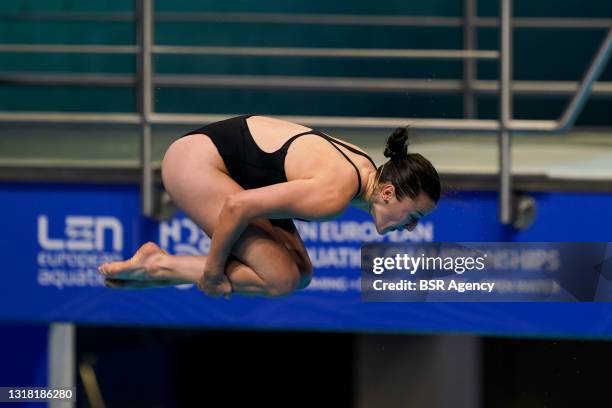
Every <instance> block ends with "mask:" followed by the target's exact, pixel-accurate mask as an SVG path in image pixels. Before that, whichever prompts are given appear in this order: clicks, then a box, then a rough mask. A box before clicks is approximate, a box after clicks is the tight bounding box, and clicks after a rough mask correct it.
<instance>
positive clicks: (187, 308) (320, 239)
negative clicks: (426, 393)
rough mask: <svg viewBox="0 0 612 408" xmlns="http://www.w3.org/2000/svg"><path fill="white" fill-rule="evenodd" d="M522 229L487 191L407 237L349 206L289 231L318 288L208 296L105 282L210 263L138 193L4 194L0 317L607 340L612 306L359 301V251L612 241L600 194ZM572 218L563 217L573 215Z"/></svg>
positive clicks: (460, 201) (569, 201)
mask: <svg viewBox="0 0 612 408" xmlns="http://www.w3.org/2000/svg"><path fill="white" fill-rule="evenodd" d="M535 196H536V199H537V202H538V206H539V214H538V219H537V221H536V223H535V224H534V225H533V226H532V227H531V228H530V229H528V230H525V231H514V230H512V229H509V228H505V227H503V226H501V225H499V223H498V221H497V195H496V194H495V193H494V192H491V193H485V192H462V193H457V194H456V195H454V196H451V197H447V198H444V199H442V201H441V202H440V204H439V207H438V209H437V210H436V211H435V212H434V213H432V214H431V215H430V216H428V217H427V218H425V219H424V220H422V221H421V222H420V223H419V225H418V226H417V228H416V229H415V230H414V231H412V232H409V231H394V232H391V233H389V234H387V235H385V236H380V235H378V234H377V233H376V231H375V229H374V226H373V223H372V221H371V219H370V218H369V215H368V214H366V213H364V212H362V211H361V210H358V209H355V208H349V209H348V210H347V211H346V212H345V213H344V214H343V215H342V216H341V217H340V218H338V219H336V220H333V221H327V222H311V223H304V222H300V221H296V225H297V227H298V229H299V231H300V234H301V235H302V237H303V240H304V242H305V244H306V246H307V249H308V252H309V254H310V256H311V259H312V262H313V265H314V267H315V278H314V279H313V281H312V283H311V285H310V286H309V287H308V288H307V289H305V290H302V291H298V292H296V293H295V294H293V295H291V296H288V297H285V298H274V299H268V298H257V297H242V296H238V295H236V296H234V297H233V298H232V300H230V301H227V300H223V299H211V298H207V297H206V296H205V295H203V294H202V293H201V292H200V291H198V290H197V289H196V288H195V287H193V285H181V286H177V287H170V288H159V289H143V290H116V289H108V288H105V287H104V286H103V280H102V277H101V276H100V275H99V274H98V273H97V266H98V265H99V264H100V263H101V262H105V261H108V260H114V259H125V258H128V257H130V256H131V255H132V254H133V252H134V251H135V250H136V249H137V248H138V247H139V246H140V245H141V244H143V243H144V242H146V241H148V240H152V241H155V242H157V243H159V244H160V246H161V247H162V248H164V249H166V250H168V251H170V252H172V253H175V254H190V255H198V254H206V253H207V251H208V247H209V245H210V239H209V238H208V237H207V236H206V235H205V234H204V233H203V232H202V231H201V230H200V229H199V228H198V227H197V225H195V224H194V223H193V222H192V221H191V220H190V219H188V218H186V217H185V216H184V215H183V214H181V213H178V214H177V215H176V216H175V217H174V218H172V219H171V220H169V221H166V222H162V223H157V222H153V221H150V220H147V219H144V218H142V217H141V216H140V206H139V193H138V189H137V187H136V186H125V185H68V184H53V185H51V184H4V185H2V187H0V208H1V209H2V210H3V214H4V221H3V226H4V228H3V232H2V238H1V239H2V249H3V251H2V252H3V254H4V255H5V259H6V263H5V268H4V281H3V285H2V286H1V287H0V320H2V321H7V322H8V321H26V322H50V321H72V322H76V323H82V324H94V323H96V324H98V323H99V324H113V325H154V326H176V327H182V326H185V327H186V326H191V327H235V328H262V329H306V330H310V329H312V330H333V331H357V332H366V331H367V332H372V331H379V332H474V333H497V334H504V333H505V334H513V335H514V334H527V335H565V336H582V337H584V336H588V337H591V336H605V337H610V336H612V322H611V318H610V316H612V306H611V305H609V304H604V303H600V304H595V303H581V304H570V303H547V304H543V303H521V304H518V303H376V302H362V301H361V300H360V286H359V277H360V247H361V246H362V245H365V244H373V243H381V242H386V243H394V242H396V243H401V242H423V243H426V242H437V241H447V242H448V241H464V242H466V241H470V242H488V241H519V242H520V241H567V242H572V241H574V242H578V241H605V242H607V241H612V240H610V239H609V238H610V235H609V234H610V233H609V231H612V220H611V219H610V217H608V216H606V214H607V211H608V210H607V209H608V208H609V205H610V196H609V195H606V194H570V193H565V194H563V193H556V194H539V195H535ZM578 207H579V208H580V210H581V214H582V216H581V219H579V220H578V219H577V218H576V217H572V216H571V214H573V213H574V212H575V209H576V208H578Z"/></svg>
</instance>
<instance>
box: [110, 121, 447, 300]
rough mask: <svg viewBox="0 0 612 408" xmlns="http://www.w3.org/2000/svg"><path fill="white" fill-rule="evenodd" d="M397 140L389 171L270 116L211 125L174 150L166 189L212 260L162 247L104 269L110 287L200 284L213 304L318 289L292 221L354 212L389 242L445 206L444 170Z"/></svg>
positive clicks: (353, 149) (392, 139) (402, 138)
mask: <svg viewBox="0 0 612 408" xmlns="http://www.w3.org/2000/svg"><path fill="white" fill-rule="evenodd" d="M407 142H408V131H407V129H406V128H398V129H397V130H395V132H394V133H393V134H392V135H391V136H389V138H388V140H387V146H386V148H385V152H384V155H385V157H388V158H389V160H388V161H387V162H386V163H384V164H383V165H382V166H380V167H377V166H376V165H375V163H374V162H373V161H372V159H371V158H370V157H369V156H368V155H367V154H366V153H365V152H364V151H363V150H362V149H360V148H359V147H357V146H355V145H352V144H350V143H346V142H343V141H341V140H339V139H336V138H332V137H330V136H329V135H327V134H325V133H323V132H320V131H318V130H316V129H310V128H307V127H304V126H302V125H299V124H296V123H292V122H287V121H284V120H279V119H275V118H271V117H266V116H255V115H243V116H237V117H233V118H230V119H226V120H222V121H219V122H215V123H211V124H209V125H207V126H204V127H202V128H199V129H196V130H194V131H192V132H190V133H188V134H186V135H184V136H183V137H181V138H179V139H177V140H176V141H175V142H173V143H172V144H171V145H170V147H169V148H168V150H167V151H166V153H165V156H164V159H163V162H162V180H163V184H164V187H165V188H166V190H167V192H168V193H169V194H170V197H171V198H172V200H173V202H174V203H175V204H176V205H177V206H178V207H179V208H181V209H182V210H183V211H184V212H185V213H186V214H187V216H189V218H190V219H191V220H193V221H194V222H195V223H196V224H197V225H198V226H199V227H200V228H201V229H202V230H204V232H205V233H206V234H207V235H208V236H209V237H211V239H212V240H211V246H210V250H209V253H208V255H207V256H182V255H177V256H175V255H171V254H169V253H167V252H165V251H163V250H162V249H161V248H160V247H158V246H157V245H156V244H154V243H152V242H147V243H146V244H144V245H143V246H141V247H140V248H139V249H138V251H136V253H135V254H134V256H133V257H132V258H130V259H129V260H127V261H122V262H112V263H107V264H103V265H101V266H100V267H99V271H100V273H102V274H103V275H104V276H105V285H106V286H107V287H115V288H122V287H132V288H135V287H155V286H166V285H176V284H181V283H195V284H197V286H198V288H199V289H200V290H202V291H203V292H205V293H206V294H207V295H209V296H213V297H218V296H224V297H225V298H229V297H230V296H231V294H232V293H239V294H243V295H264V296H282V295H287V294H289V293H291V292H293V291H294V290H296V289H301V288H304V287H306V286H307V285H308V283H309V282H310V279H311V276H312V265H311V263H310V259H309V257H308V253H307V251H306V249H305V247H304V243H303V242H302V240H301V238H300V235H299V234H298V232H297V230H296V228H295V225H294V224H293V221H292V218H297V219H302V220H306V221H308V220H318V221H320V220H329V219H332V218H334V217H336V216H338V215H340V214H341V213H342V212H343V211H344V209H345V208H346V207H347V206H348V205H349V204H351V205H353V206H356V207H358V208H361V209H363V210H365V211H367V212H369V213H370V214H371V215H372V217H373V220H374V223H375V226H376V230H377V232H378V233H379V234H384V233H386V232H389V231H393V230H397V229H402V228H406V229H408V230H409V231H412V230H413V229H414V228H415V227H416V225H417V223H418V221H419V220H420V219H421V218H423V217H425V216H426V215H427V214H429V213H430V212H432V211H433V210H434V208H435V207H436V205H437V203H438V200H439V198H440V180H439V177H438V173H437V172H436V170H435V168H434V167H433V165H432V164H431V163H430V162H429V161H428V160H427V159H425V158H424V157H423V156H422V155H420V154H418V153H408V152H407Z"/></svg>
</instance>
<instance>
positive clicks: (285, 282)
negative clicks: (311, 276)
mask: <svg viewBox="0 0 612 408" xmlns="http://www.w3.org/2000/svg"><path fill="white" fill-rule="evenodd" d="M283 272H284V273H282V274H280V275H278V276H276V277H275V278H274V279H272V280H270V281H269V282H268V283H267V285H266V294H267V295H268V296H271V297H279V296H286V295H289V294H291V293H293V292H294V291H295V290H296V289H297V288H298V285H299V283H300V278H301V275H300V272H299V269H298V267H297V265H295V264H294V265H293V266H292V267H289V268H287V270H284V271H283Z"/></svg>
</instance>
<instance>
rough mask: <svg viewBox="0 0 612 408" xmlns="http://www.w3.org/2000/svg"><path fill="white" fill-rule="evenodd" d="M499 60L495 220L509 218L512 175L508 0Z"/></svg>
mask: <svg viewBox="0 0 612 408" xmlns="http://www.w3.org/2000/svg"><path fill="white" fill-rule="evenodd" d="M500 6H501V10H500V11H501V17H500V40H501V41H500V54H501V55H500V57H501V58H500V62H499V71H500V74H499V80H500V91H499V108H500V112H499V114H500V131H499V220H500V222H501V223H502V224H510V223H511V222H512V217H513V214H512V177H511V174H510V165H511V163H510V159H511V157H510V156H511V145H510V142H511V136H512V134H511V132H510V130H509V129H508V128H509V126H510V121H511V119H512V0H501V4H500Z"/></svg>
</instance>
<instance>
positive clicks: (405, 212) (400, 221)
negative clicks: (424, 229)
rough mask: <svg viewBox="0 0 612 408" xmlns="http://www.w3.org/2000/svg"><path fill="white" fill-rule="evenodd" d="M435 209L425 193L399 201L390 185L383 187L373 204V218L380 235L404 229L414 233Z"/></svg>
mask: <svg viewBox="0 0 612 408" xmlns="http://www.w3.org/2000/svg"><path fill="white" fill-rule="evenodd" d="M435 208H436V205H435V203H434V202H433V200H431V198H429V196H428V195H427V194H426V193H423V192H421V193H420V194H419V195H418V196H417V197H416V199H413V198H410V197H405V198H404V199H402V200H401V201H399V200H398V199H397V197H396V196H395V188H394V187H393V185H392V184H390V183H389V184H387V185H385V186H383V187H382V189H381V191H380V192H379V194H378V196H377V197H376V199H375V200H374V202H373V203H372V216H373V217H374V223H375V225H376V231H378V233H379V234H386V233H387V232H390V231H393V230H402V229H407V230H408V231H412V230H414V229H415V228H416V226H417V224H418V222H419V220H420V219H421V218H423V217H425V216H426V215H427V214H429V213H431V212H432V211H433V210H434V209H435Z"/></svg>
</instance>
